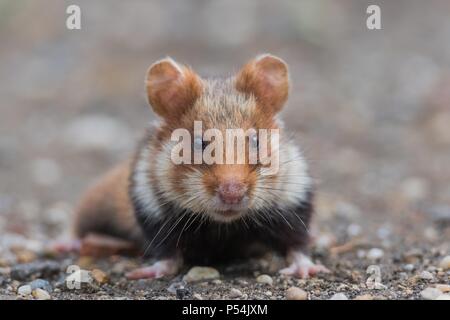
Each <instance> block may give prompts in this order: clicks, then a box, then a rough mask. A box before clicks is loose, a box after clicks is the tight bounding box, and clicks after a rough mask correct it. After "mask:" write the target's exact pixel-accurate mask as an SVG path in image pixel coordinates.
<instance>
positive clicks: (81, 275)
mask: <svg viewBox="0 0 450 320" xmlns="http://www.w3.org/2000/svg"><path fill="white" fill-rule="evenodd" d="M65 282H66V286H67V288H68V289H80V288H81V287H82V285H83V284H90V283H92V277H91V274H90V272H89V271H87V270H83V269H79V270H75V271H74V272H72V273H71V274H70V275H68V276H67V278H66V281H65Z"/></svg>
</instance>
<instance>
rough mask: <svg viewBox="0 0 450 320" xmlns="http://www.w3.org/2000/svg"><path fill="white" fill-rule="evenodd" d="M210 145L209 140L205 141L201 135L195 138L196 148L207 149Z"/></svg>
mask: <svg viewBox="0 0 450 320" xmlns="http://www.w3.org/2000/svg"><path fill="white" fill-rule="evenodd" d="M207 145H208V141H204V140H203V139H202V138H201V137H197V138H195V139H194V148H195V150H200V149H201V150H205V148H206V146H207Z"/></svg>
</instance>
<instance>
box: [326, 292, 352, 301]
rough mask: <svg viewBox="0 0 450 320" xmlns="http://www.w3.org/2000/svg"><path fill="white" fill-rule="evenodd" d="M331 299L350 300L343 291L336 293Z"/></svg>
mask: <svg viewBox="0 0 450 320" xmlns="http://www.w3.org/2000/svg"><path fill="white" fill-rule="evenodd" d="M330 300H348V298H347V296H346V295H345V294H343V293H341V292H340V293H335V294H334V295H333V296H332V297H331V298H330Z"/></svg>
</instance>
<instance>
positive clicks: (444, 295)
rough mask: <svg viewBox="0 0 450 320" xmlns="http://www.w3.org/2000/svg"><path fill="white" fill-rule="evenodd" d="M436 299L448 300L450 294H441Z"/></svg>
mask: <svg viewBox="0 0 450 320" xmlns="http://www.w3.org/2000/svg"><path fill="white" fill-rule="evenodd" d="M436 300H450V294H441V295H440V296H438V297H437V298H436Z"/></svg>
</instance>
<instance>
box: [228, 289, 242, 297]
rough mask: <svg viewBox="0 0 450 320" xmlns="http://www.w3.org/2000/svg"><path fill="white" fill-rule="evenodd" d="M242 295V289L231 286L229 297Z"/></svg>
mask: <svg viewBox="0 0 450 320" xmlns="http://www.w3.org/2000/svg"><path fill="white" fill-rule="evenodd" d="M241 296H242V292H241V290H239V289H236V288H231V290H230V294H229V297H230V298H231V299H234V298H239V297H241Z"/></svg>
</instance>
